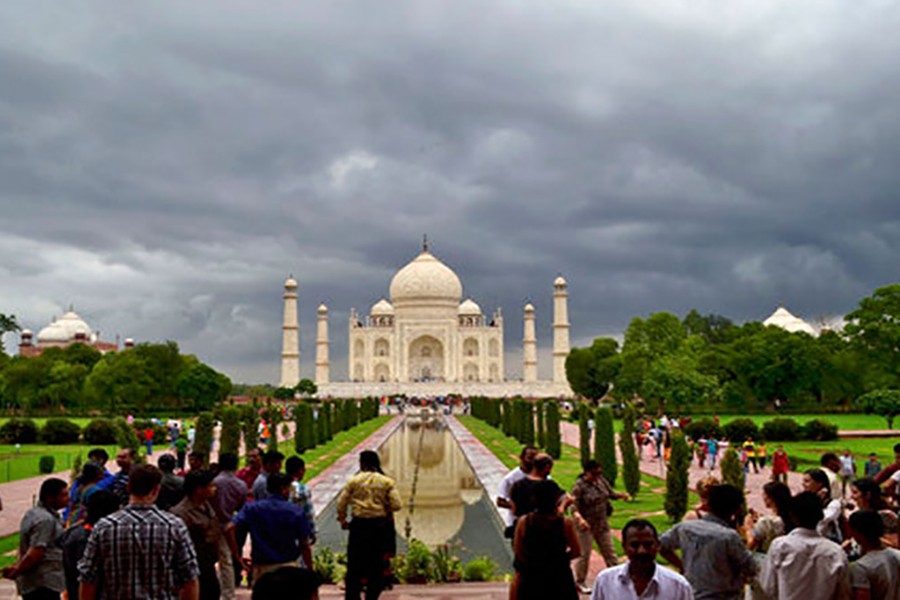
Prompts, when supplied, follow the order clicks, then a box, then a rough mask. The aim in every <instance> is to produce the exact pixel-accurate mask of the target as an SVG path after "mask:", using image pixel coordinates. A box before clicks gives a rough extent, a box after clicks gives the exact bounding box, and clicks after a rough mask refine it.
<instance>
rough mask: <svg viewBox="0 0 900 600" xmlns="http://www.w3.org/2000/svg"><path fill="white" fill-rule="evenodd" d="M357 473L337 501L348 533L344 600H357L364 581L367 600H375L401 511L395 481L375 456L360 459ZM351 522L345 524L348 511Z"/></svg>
mask: <svg viewBox="0 0 900 600" xmlns="http://www.w3.org/2000/svg"><path fill="white" fill-rule="evenodd" d="M359 468H360V472H359V473H357V474H356V475H354V476H353V477H351V478H350V480H349V481H347V484H346V485H345V486H344V489H343V490H341V494H340V496H339V497H338V504H337V517H338V521H340V523H341V528H342V529H349V530H350V536H349V541H348V544H347V575H346V579H345V584H346V593H345V598H346V599H347V600H358V598H359V597H360V592H361V591H362V586H363V580H365V581H366V599H367V600H376V599H377V598H378V596H379V594H381V591H382V590H383V589H384V585H385V580H384V569H385V557H386V556H387V555H389V554H392V553H393V552H394V550H395V539H394V537H395V533H394V525H393V514H394V513H395V512H397V511H398V510H400V507H401V506H402V505H401V502H400V495H399V494H398V493H397V488H396V486H395V484H394V481H393V480H392V479H391V478H389V477H387V476H385V475H384V473H382V471H381V461H380V459H379V458H378V454H377V453H376V452H373V451H371V450H365V451H363V452H362V453H360V455H359ZM348 509H349V511H350V515H351V516H352V517H353V518H352V520H351V521H350V522H349V523H348V522H347V511H348Z"/></svg>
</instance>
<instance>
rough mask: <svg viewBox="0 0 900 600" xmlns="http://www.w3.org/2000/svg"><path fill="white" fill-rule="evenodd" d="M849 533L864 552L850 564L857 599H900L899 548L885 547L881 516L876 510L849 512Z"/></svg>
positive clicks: (851, 581)
mask: <svg viewBox="0 0 900 600" xmlns="http://www.w3.org/2000/svg"><path fill="white" fill-rule="evenodd" d="M850 532H851V534H852V535H853V539H854V540H856V543H857V544H859V547H860V549H861V550H862V553H863V556H862V558H860V559H859V560H857V561H856V562H855V563H853V564H851V565H850V586H851V587H852V588H853V594H854V598H884V599H885V600H900V551H898V550H895V549H894V548H886V547H885V545H884V543H883V542H882V541H881V537H882V536H883V535H884V521H882V520H881V515H879V514H878V512H876V511H874V510H858V511H856V512H855V513H853V514H851V515H850Z"/></svg>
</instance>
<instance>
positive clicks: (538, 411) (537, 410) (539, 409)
mask: <svg viewBox="0 0 900 600" xmlns="http://www.w3.org/2000/svg"><path fill="white" fill-rule="evenodd" d="M534 417H535V419H536V420H537V435H536V438H537V439H536V441H537V445H538V447H540V448H545V447H546V446H545V444H546V443H547V440H546V436H545V435H544V429H545V428H544V401H543V400H538V401H537V402H535V403H534Z"/></svg>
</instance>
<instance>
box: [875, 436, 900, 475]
mask: <svg viewBox="0 0 900 600" xmlns="http://www.w3.org/2000/svg"><path fill="white" fill-rule="evenodd" d="M897 471H900V443H898V444H894V462H892V463H891V464H889V465H888V466H886V467H885V468H884V469H882V470H881V471H880V472H879V473H878V475H876V476H875V477H874V479H875V483H877V484H879V485H881V484H883V483H885V482H887V481H888V480H890V479H891V478H892V476H893V475H894V474H895V473H896V472H897Z"/></svg>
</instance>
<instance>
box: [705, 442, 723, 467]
mask: <svg viewBox="0 0 900 600" xmlns="http://www.w3.org/2000/svg"><path fill="white" fill-rule="evenodd" d="M719 446H720V444H719V440H717V439H716V438H715V437H713V436H709V439H708V440H706V452H707V455H708V456H709V459H708V460H709V462H708V466H709V470H710V471H712V470H713V469H715V468H716V458H717V457H718V455H719Z"/></svg>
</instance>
